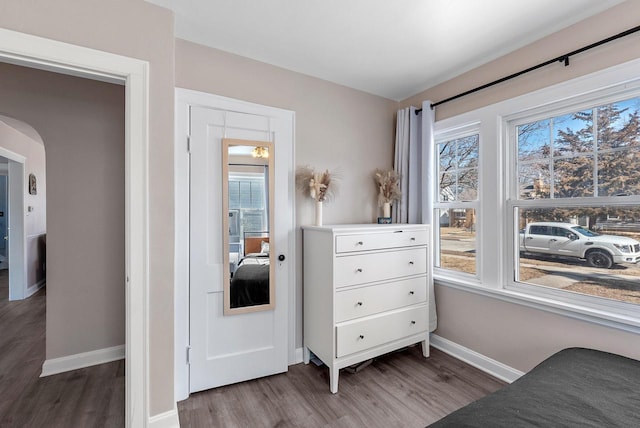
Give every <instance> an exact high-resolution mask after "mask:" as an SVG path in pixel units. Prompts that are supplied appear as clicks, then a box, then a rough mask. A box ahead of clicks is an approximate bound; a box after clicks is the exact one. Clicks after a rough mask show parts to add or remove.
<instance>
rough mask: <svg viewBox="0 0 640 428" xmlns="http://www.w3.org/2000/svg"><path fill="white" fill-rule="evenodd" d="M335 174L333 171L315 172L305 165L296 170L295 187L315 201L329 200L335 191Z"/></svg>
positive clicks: (334, 194)
mask: <svg viewBox="0 0 640 428" xmlns="http://www.w3.org/2000/svg"><path fill="white" fill-rule="evenodd" d="M337 178H338V177H337V174H336V173H335V172H329V170H328V169H327V170H325V171H324V172H315V170H314V169H313V168H312V167H310V166H308V165H306V166H301V167H298V169H297V170H296V187H297V188H298V190H300V191H301V192H302V193H303V194H308V195H309V196H311V197H312V198H313V199H315V200H316V201H317V202H325V201H331V200H333V198H334V197H335V196H336V193H337V190H338V189H337Z"/></svg>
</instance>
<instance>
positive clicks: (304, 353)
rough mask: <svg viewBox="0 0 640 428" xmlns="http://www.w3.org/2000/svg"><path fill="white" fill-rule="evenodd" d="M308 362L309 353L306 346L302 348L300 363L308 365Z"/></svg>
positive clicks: (309, 358)
mask: <svg viewBox="0 0 640 428" xmlns="http://www.w3.org/2000/svg"><path fill="white" fill-rule="evenodd" d="M309 360H311V351H310V350H309V348H307V347H306V346H303V347H302V361H303V362H304V363H305V364H309Z"/></svg>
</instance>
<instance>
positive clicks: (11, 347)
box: [0, 270, 125, 428]
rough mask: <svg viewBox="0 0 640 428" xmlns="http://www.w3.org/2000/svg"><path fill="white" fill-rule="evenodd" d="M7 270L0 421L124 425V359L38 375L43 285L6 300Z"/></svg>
mask: <svg viewBox="0 0 640 428" xmlns="http://www.w3.org/2000/svg"><path fill="white" fill-rule="evenodd" d="M8 273H9V272H8V270H2V271H0V332H1V333H0V426H2V427H45V426H46V427H65V428H66V427H122V426H124V380H125V379H124V360H120V361H115V362H112V363H108V364H102V365H99V366H94V367H89V368H85V369H81V370H74V371H71V372H67V373H62V374H59V375H54V376H49V377H46V378H40V377H39V376H40V373H41V371H42V363H43V362H44V359H45V313H46V287H45V288H43V289H41V290H40V291H38V292H37V293H36V294H35V295H33V296H32V297H30V298H28V299H25V300H22V301H14V302H9V301H8V294H9V278H8Z"/></svg>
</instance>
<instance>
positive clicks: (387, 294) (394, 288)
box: [335, 276, 427, 322]
mask: <svg viewBox="0 0 640 428" xmlns="http://www.w3.org/2000/svg"><path fill="white" fill-rule="evenodd" d="M426 300H427V277H426V276H420V277H417V278H411V279H403V280H399V281H394V282H386V283H384V284H377V285H370V286H368V287H361V288H355V289H351V290H344V291H338V292H337V293H336V300H335V314H336V315H335V316H336V322H342V321H348V320H351V319H354V318H359V317H364V316H367V315H373V314H377V313H380V312H384V311H389V310H392V309H400V308H403V307H405V306H410V305H415V304H418V303H422V302H425V301H426Z"/></svg>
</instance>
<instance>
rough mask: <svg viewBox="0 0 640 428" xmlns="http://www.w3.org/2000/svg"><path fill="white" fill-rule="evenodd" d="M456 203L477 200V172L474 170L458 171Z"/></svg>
mask: <svg viewBox="0 0 640 428" xmlns="http://www.w3.org/2000/svg"><path fill="white" fill-rule="evenodd" d="M456 190H457V194H458V195H457V198H456V200H458V201H475V200H476V199H478V170H477V169H475V168H469V169H463V170H460V171H458V186H457V187H456Z"/></svg>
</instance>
